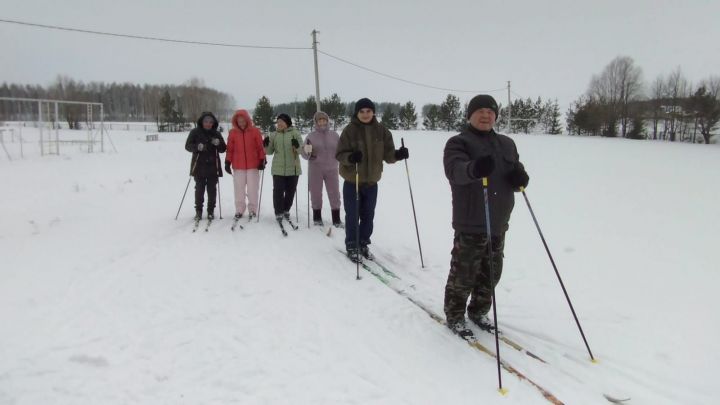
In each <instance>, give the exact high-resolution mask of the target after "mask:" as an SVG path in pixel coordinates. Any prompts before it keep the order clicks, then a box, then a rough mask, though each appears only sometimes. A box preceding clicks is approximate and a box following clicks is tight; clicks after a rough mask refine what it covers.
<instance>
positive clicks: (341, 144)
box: [335, 127, 355, 166]
mask: <svg viewBox="0 0 720 405" xmlns="http://www.w3.org/2000/svg"><path fill="white" fill-rule="evenodd" d="M353 152H355V148H353V146H352V143H351V142H350V131H348V127H345V129H343V131H342V134H340V139H339V140H338V144H337V149H335V159H337V161H338V162H340V164H343V165H346V166H352V165H353V163H351V162H350V160H349V159H348V158H349V157H350V154H351V153H353Z"/></svg>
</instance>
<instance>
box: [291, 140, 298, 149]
mask: <svg viewBox="0 0 720 405" xmlns="http://www.w3.org/2000/svg"><path fill="white" fill-rule="evenodd" d="M290 143H291V144H292V147H293V148H295V149H299V148H300V142H298V140H297V139H295V138H293V139H292V140H290Z"/></svg>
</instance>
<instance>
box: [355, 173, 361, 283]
mask: <svg viewBox="0 0 720 405" xmlns="http://www.w3.org/2000/svg"><path fill="white" fill-rule="evenodd" d="M355 211H356V212H355V220H356V222H355V280H360V169H358V164H357V162H356V163H355Z"/></svg>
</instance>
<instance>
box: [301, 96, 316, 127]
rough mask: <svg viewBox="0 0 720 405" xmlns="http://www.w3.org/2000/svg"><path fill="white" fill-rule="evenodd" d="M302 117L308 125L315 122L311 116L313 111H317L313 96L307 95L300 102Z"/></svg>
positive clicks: (313, 125)
mask: <svg viewBox="0 0 720 405" xmlns="http://www.w3.org/2000/svg"><path fill="white" fill-rule="evenodd" d="M301 110H302V117H303V119H304V120H305V122H306V123H307V125H308V126H310V127H315V123H314V122H313V117H315V113H316V112H317V104H316V103H315V96H309V97H308V98H307V99H305V101H303V103H302V108H301Z"/></svg>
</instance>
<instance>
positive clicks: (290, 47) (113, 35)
mask: <svg viewBox="0 0 720 405" xmlns="http://www.w3.org/2000/svg"><path fill="white" fill-rule="evenodd" d="M0 22H3V23H8V24H17V25H25V26H29V27H35V28H47V29H53V30H60V31H71V32H80V33H83V34H93V35H104V36H109V37H119V38H132V39H142V40H147V41H160V42H172V43H176V44H191V45H210V46H222V47H229V48H254V49H293V50H296V49H312V48H310V47H293V46H264V45H244V44H230V43H224V42H202V41H186V40H182V39H170V38H159V37H147V36H142V35H130V34H118V33H113V32H102V31H92V30H84V29H79V28H69V27H60V26H57V25H45V24H35V23H29V22H24V21H14V20H5V19H0Z"/></svg>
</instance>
